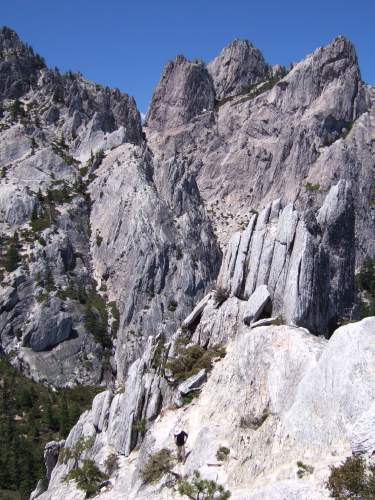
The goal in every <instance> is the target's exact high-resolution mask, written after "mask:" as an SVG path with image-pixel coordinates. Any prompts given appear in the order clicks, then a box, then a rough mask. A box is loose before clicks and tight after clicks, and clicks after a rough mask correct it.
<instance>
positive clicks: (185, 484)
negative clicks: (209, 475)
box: [178, 470, 231, 500]
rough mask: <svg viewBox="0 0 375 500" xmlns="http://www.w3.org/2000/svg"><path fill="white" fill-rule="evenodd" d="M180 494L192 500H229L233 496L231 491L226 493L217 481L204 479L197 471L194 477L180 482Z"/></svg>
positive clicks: (185, 478)
mask: <svg viewBox="0 0 375 500" xmlns="http://www.w3.org/2000/svg"><path fill="white" fill-rule="evenodd" d="M178 492H179V493H180V495H186V496H187V497H188V498H190V499H191V500H227V499H228V498H230V496H231V492H230V491H229V490H227V491H225V489H224V487H223V486H221V485H220V484H217V483H215V481H208V480H207V479H202V478H201V476H200V474H199V472H198V471H197V470H195V471H194V473H193V476H191V477H186V476H185V477H184V478H183V479H181V480H180V481H179V485H178Z"/></svg>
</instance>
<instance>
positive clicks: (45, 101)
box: [0, 28, 221, 386]
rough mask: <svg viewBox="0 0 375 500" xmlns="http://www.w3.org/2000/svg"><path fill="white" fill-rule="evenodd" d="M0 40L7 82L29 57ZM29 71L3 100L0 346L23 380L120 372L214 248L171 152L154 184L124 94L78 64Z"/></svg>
mask: <svg viewBox="0 0 375 500" xmlns="http://www.w3.org/2000/svg"><path fill="white" fill-rule="evenodd" d="M9 37H10V38H9ZM0 40H1V43H2V45H1V46H2V48H3V49H2V50H3V54H4V56H5V59H4V61H3V64H4V65H5V66H4V67H5V69H6V76H7V80H6V81H7V82H8V83H9V82H10V81H12V80H14V81H17V79H19V78H20V77H19V74H20V71H21V69H22V68H23V59H24V58H22V57H20V56H19V53H20V54H21V55H22V54H24V52H25V51H26V52H25V53H26V54H27V58H26V59H27V61H29V59H30V58H31V60H32V61H33V60H34V59H33V57H35V56H32V54H31V52H30V50H29V49H26V48H25V47H24V46H23V44H22V43H21V42H20V41H19V40H18V38H17V36H16V34H15V33H14V32H12V31H11V30H8V29H7V28H4V29H3V30H2V32H1V37H0ZM9 40H10V41H9ZM9 44H11V45H9ZM16 56H17V57H16ZM14 57H16V59H17V61H18V66H17V65H16V66H15V64H13V62H14V61H13V59H14ZM38 60H39V59H38ZM27 67H28V66H27ZM20 68H21V69H20ZM4 71H5V70H4ZM25 71H26V69H25ZM35 75H36V77H37V83H35V82H34V86H32V85H31V84H30V85H28V86H26V88H25V90H24V94H23V95H22V99H20V100H19V99H18V98H17V99H14V100H12V99H5V100H4V101H3V108H2V109H3V111H2V113H3V115H2V124H1V128H2V132H1V138H0V161H1V168H2V170H1V172H2V178H1V185H0V191H1V198H0V209H1V221H0V227H1V234H2V244H3V254H4V256H5V259H7V258H8V257H7V256H8V254H9V252H10V251H11V247H12V245H13V248H14V246H15V247H16V248H17V252H18V258H17V263H16V264H14V263H13V264H11V263H8V264H5V266H6V268H7V272H5V274H4V275H3V285H4V288H3V291H2V298H1V301H2V302H1V303H2V308H1V315H0V325H1V345H2V348H3V350H4V351H5V352H6V353H9V352H12V353H16V354H17V356H16V357H15V358H14V359H13V363H14V364H16V365H17V366H19V368H20V369H22V370H24V371H25V373H27V374H29V375H30V376H32V377H33V378H34V379H36V380H41V379H47V381H50V382H52V383H53V384H56V385H63V386H64V385H72V384H75V383H77V382H79V383H84V384H87V383H89V384H92V383H95V384H97V383H99V382H100V381H102V382H103V383H104V380H106V381H108V380H110V379H111V378H112V380H114V376H115V374H116V373H117V374H118V379H119V381H122V380H123V378H124V377H126V373H127V367H128V365H129V363H131V362H133V361H134V360H135V359H137V358H138V357H139V356H140V355H141V354H142V352H143V350H144V347H145V345H146V342H147V338H148V336H149V335H150V334H159V335H163V336H167V337H168V336H170V335H171V333H173V332H174V331H175V329H176V328H177V326H178V325H179V322H180V321H181V320H182V319H183V318H184V317H185V316H186V314H187V313H188V312H189V311H190V310H191V307H192V302H194V300H197V299H199V297H200V296H203V293H204V290H205V287H206V286H207V283H209V282H211V281H212V280H214V279H215V277H216V276H217V272H218V269H219V266H220V262H221V252H220V249H219V246H218V244H217V242H216V240H215V239H214V238H213V231H212V228H211V223H210V221H209V219H208V217H207V215H206V213H205V211H204V208H203V206H202V202H201V198H200V194H199V190H198V188H197V185H196V182H195V179H194V176H192V175H191V174H190V173H189V172H186V169H185V168H184V166H183V165H177V166H176V165H175V162H174V160H173V159H171V161H170V166H169V168H168V169H165V175H166V178H165V182H164V183H163V186H158V185H157V184H156V182H155V180H154V177H155V173H154V172H155V166H156V167H157V163H155V162H154V160H153V158H152V154H151V152H150V151H149V150H148V148H147V144H146V142H145V139H144V134H143V132H142V129H141V124H140V116H139V113H138V111H137V109H136V107H135V102H134V99H132V98H130V97H129V96H127V95H126V94H124V95H122V94H120V93H119V91H117V90H109V89H108V88H103V87H101V86H100V85H95V84H93V83H91V82H87V81H85V80H84V79H83V78H82V76H80V75H79V74H74V75H72V74H68V75H60V74H59V72H58V71H57V70H55V71H51V70H48V69H46V68H45V67H44V66H43V67H41V68H37V69H36V70H35ZM7 85H8V84H7ZM8 86H9V85H8ZM7 89H8V87H7V86H6V85H4V88H3V97H7V96H10V95H11V94H9V92H10V91H9V90H7ZM168 171H169V173H168ZM15 231H17V236H16V238H17V242H13V240H14V232H15ZM12 242H13V243H12ZM88 308H89V309H90V311H88ZM98 308H99V309H100V310H98ZM88 313H89V316H90V314H91V315H92V314H93V315H94V317H96V321H97V322H99V323H101V324H102V328H101V329H100V332H96V334H95V332H93V331H90V328H89V327H88V326H87V325H88V319H89V318H88ZM117 330H118V335H117V339H116V333H117ZM104 365H105V366H106V371H105V370H103V366H104Z"/></svg>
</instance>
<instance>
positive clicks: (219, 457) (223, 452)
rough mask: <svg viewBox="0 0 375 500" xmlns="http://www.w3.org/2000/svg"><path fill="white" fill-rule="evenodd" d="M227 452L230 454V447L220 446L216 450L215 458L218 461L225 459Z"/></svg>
mask: <svg viewBox="0 0 375 500" xmlns="http://www.w3.org/2000/svg"><path fill="white" fill-rule="evenodd" d="M229 454H230V449H229V448H226V447H225V446H221V447H220V448H219V449H218V450H217V452H216V459H217V460H218V461H219V462H220V461H224V460H227V458H228V456H229Z"/></svg>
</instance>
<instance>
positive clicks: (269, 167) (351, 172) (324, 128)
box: [145, 37, 375, 263]
mask: <svg viewBox="0 0 375 500" xmlns="http://www.w3.org/2000/svg"><path fill="white" fill-rule="evenodd" d="M240 43H242V42H240ZM230 47H231V46H230ZM230 47H229V48H228V51H229V52H230V50H232V49H231V48H230ZM225 50H226V49H224V51H225ZM215 61H217V59H216V60H215ZM210 64H212V63H210ZM208 67H210V65H209V66H208ZM338 75H340V76H338ZM267 82H268V83H269V86H271V87H272V83H271V79H268V80H267ZM165 85H167V83H166V84H165ZM267 88H268V90H266V89H267ZM255 90H256V89H253V90H251V91H250V92H247V93H245V94H243V95H237V96H236V97H235V96H233V98H232V99H231V100H229V101H227V102H226V103H225V104H223V105H222V106H219V107H217V108H216V110H215V111H207V112H206V113H204V114H202V115H199V116H196V117H195V119H194V120H193V121H190V122H189V123H187V124H186V125H185V126H183V127H181V126H180V125H179V126H178V127H174V128H173V129H170V130H169V131H168V130H163V132H160V131H159V129H158V124H157V123H152V124H150V125H148V126H147V127H146V128H145V130H146V133H147V138H148V141H149V145H150V147H151V148H152V150H153V152H154V155H155V157H157V158H158V159H159V161H160V163H161V165H162V164H165V163H166V162H167V161H168V159H169V158H170V157H171V156H172V154H173V152H174V151H175V150H176V148H177V150H178V151H179V158H178V161H179V163H183V164H186V165H188V166H189V169H190V170H191V171H193V172H195V173H196V176H197V184H198V187H199V190H200V193H201V196H202V199H203V201H204V203H205V206H206V209H207V211H208V213H209V215H210V217H211V220H212V221H213V224H214V227H215V228H216V234H217V236H218V239H219V241H220V242H221V244H222V246H225V245H226V244H227V242H228V241H229V239H230V237H231V236H232V235H233V233H234V232H236V231H237V230H239V229H244V228H245V227H246V226H247V224H248V222H249V221H250V218H251V214H252V211H257V212H261V210H263V208H264V207H265V205H266V204H267V203H269V202H271V201H274V200H276V199H277V198H281V201H282V204H283V206H284V207H285V206H287V205H288V204H289V203H290V202H293V203H294V205H295V207H296V209H297V210H299V211H301V212H302V211H304V210H305V209H306V208H307V207H309V208H311V209H313V210H314V211H316V210H318V209H319V208H320V207H321V205H322V204H323V202H324V199H325V196H326V193H325V192H326V191H329V189H330V188H331V187H332V186H333V185H336V184H337V183H338V181H339V180H340V179H341V180H342V179H345V180H347V181H352V194H353V200H354V206H355V210H356V212H357V214H358V216H357V217H356V240H357V242H358V243H357V248H358V256H357V260H358V262H359V263H360V262H362V259H363V256H364V255H366V254H367V253H369V254H373V252H374V247H373V243H372V241H373V238H372V236H371V234H372V233H373V232H374V226H373V216H372V215H371V213H372V212H371V210H372V208H371V206H372V205H371V203H370V204H369V202H371V199H372V198H371V191H370V186H371V189H374V187H375V184H374V179H373V178H372V177H371V175H370V172H371V169H372V164H373V151H372V137H373V136H374V131H373V125H372V123H373V118H371V116H372V114H373V113H374V111H373V104H372V103H373V96H372V91H371V89H370V88H369V87H366V86H363V84H362V82H361V79H360V73H359V69H358V64H357V58H356V54H355V49H354V47H353V45H352V44H351V43H350V42H348V41H347V40H345V39H344V38H343V37H338V38H337V39H335V40H334V41H333V42H332V44H330V45H329V46H327V47H325V48H319V49H317V50H316V51H315V52H314V53H312V54H310V55H308V56H307V57H306V58H305V59H304V60H303V61H301V62H300V63H298V64H297V65H295V66H294V68H293V69H292V70H291V71H289V73H288V74H286V75H285V76H284V77H282V78H281V79H280V80H279V81H278V83H276V84H275V85H274V86H273V87H272V88H269V87H267V86H263V84H260V86H259V89H258V90H259V92H258V91H257V92H258V93H257V92H255ZM367 110H370V112H368V111H367ZM371 110H372V111H371ZM170 123H171V124H173V120H171V121H170ZM359 144H361V146H359ZM157 175H158V174H157Z"/></svg>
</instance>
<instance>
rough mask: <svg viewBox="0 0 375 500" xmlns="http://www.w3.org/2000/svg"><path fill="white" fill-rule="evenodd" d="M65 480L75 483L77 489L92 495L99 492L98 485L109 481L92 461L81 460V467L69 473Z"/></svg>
mask: <svg viewBox="0 0 375 500" xmlns="http://www.w3.org/2000/svg"><path fill="white" fill-rule="evenodd" d="M67 479H68V480H69V481H70V480H73V481H75V482H76V485H77V488H78V489H79V490H82V491H86V493H89V494H93V493H96V492H97V491H99V488H100V485H101V484H102V483H103V482H104V481H107V480H108V479H109V476H108V475H107V474H105V473H104V472H102V471H101V470H100V469H99V468H98V466H97V465H96V464H95V462H94V461H93V460H82V467H77V468H76V469H73V470H71V471H70V472H69V474H68V476H67Z"/></svg>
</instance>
